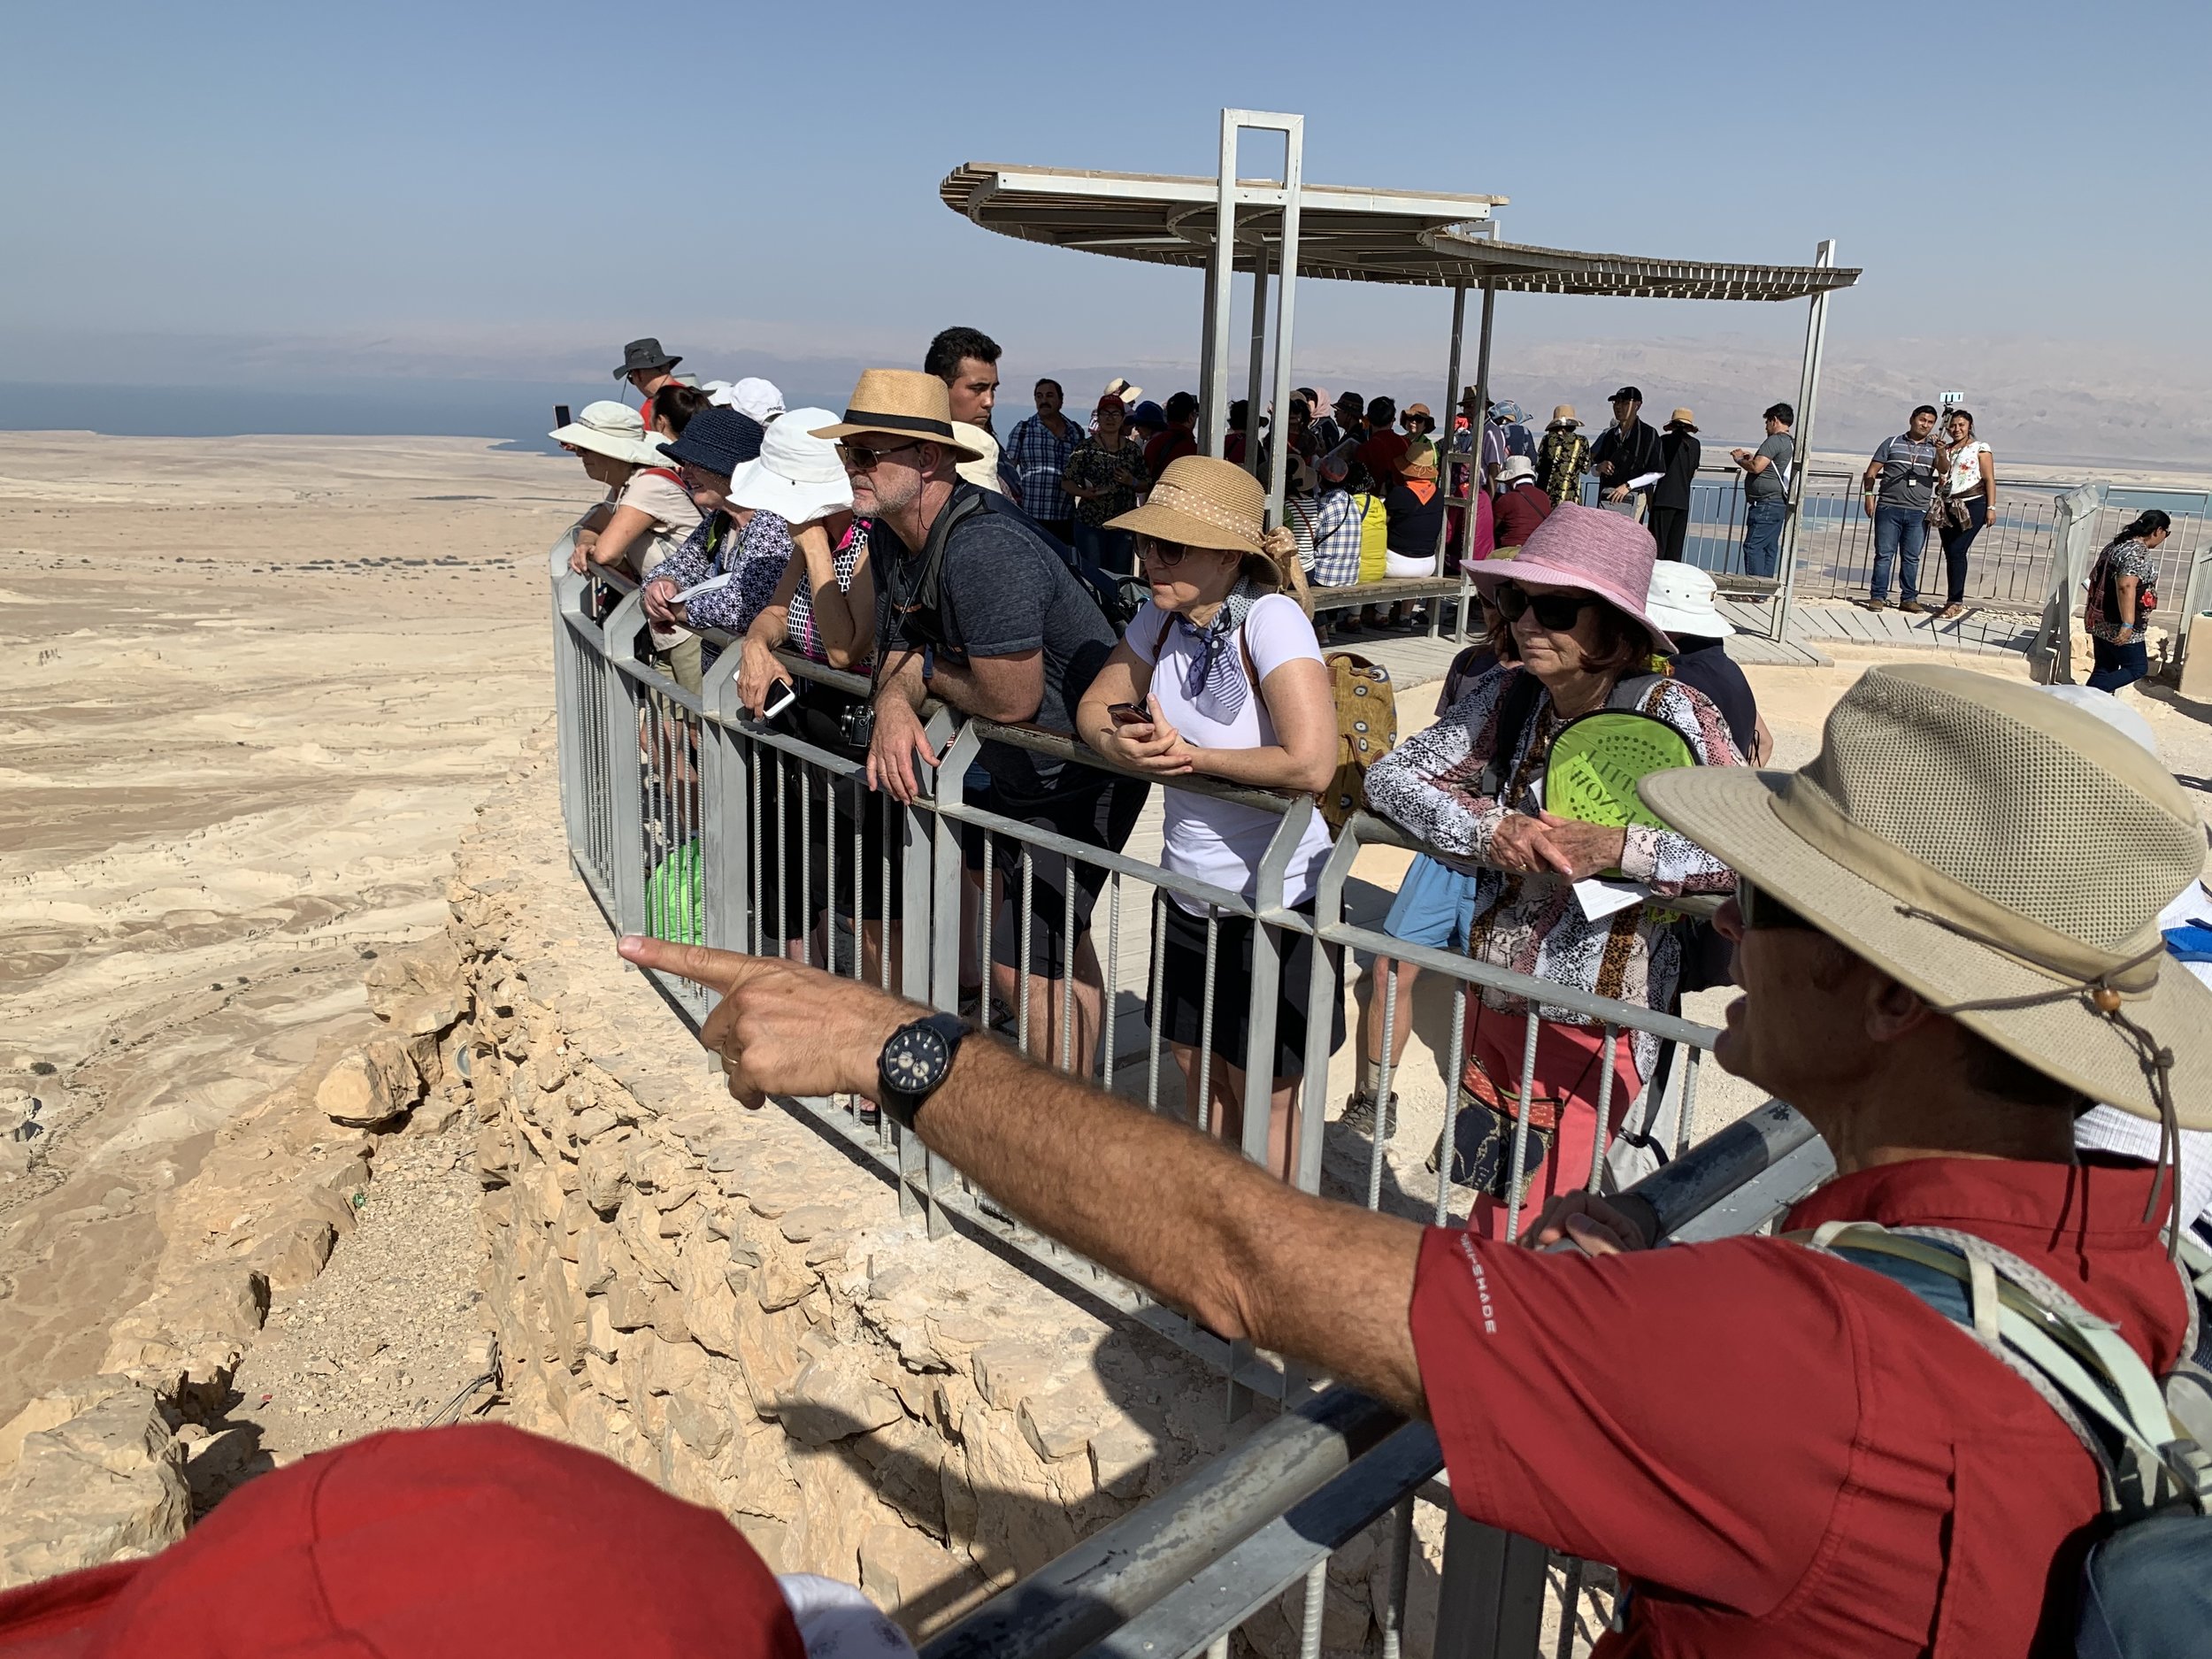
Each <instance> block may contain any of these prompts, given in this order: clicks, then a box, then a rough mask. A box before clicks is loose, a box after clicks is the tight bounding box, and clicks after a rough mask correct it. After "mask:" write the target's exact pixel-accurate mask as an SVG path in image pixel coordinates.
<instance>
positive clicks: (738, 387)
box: [707, 375, 783, 426]
mask: <svg viewBox="0 0 2212 1659" xmlns="http://www.w3.org/2000/svg"><path fill="white" fill-rule="evenodd" d="M707 385H708V388H709V389H708V395H707V401H708V402H709V403H715V404H718V405H719V406H720V407H722V408H724V409H734V410H735V411H737V412H738V413H739V414H741V415H743V416H744V417H745V418H746V419H749V420H757V421H758V422H759V423H760V424H761V425H762V426H767V425H768V424H769V422H771V421H772V420H774V419H776V417H777V416H779V415H780V414H782V413H783V393H782V392H781V391H780V390H779V389H778V388H777V386H776V383H775V382H774V381H773V380H762V379H761V378H760V377H759V376H758V375H748V376H746V378H745V379H743V380H737V381H733V382H732V383H730V384H727V385H725V384H723V383H721V382H719V381H714V380H710V381H709V382H708V383H707Z"/></svg>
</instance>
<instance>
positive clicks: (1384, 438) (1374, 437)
mask: <svg viewBox="0 0 2212 1659" xmlns="http://www.w3.org/2000/svg"><path fill="white" fill-rule="evenodd" d="M1397 422H1398V403H1397V400H1396V399H1395V398H1391V397H1374V398H1370V399H1369V400H1368V403H1367V436H1366V437H1365V438H1363V439H1362V440H1361V442H1360V446H1359V448H1358V449H1356V450H1354V451H1353V453H1354V454H1355V455H1356V456H1357V457H1359V464H1360V465H1362V466H1363V467H1365V468H1366V469H1367V475H1368V476H1369V477H1370V478H1371V479H1373V480H1375V488H1377V489H1378V490H1381V491H1387V490H1388V489H1389V488H1391V487H1392V486H1393V485H1394V484H1395V483H1396V482H1397V481H1398V464H1399V463H1400V462H1401V461H1402V460H1404V459H1405V457H1406V450H1407V449H1409V448H1410V447H1411V446H1410V445H1409V444H1408V443H1407V442H1406V441H1405V438H1404V437H1403V435H1402V434H1399V433H1396V432H1394V431H1392V430H1391V428H1392V427H1393V426H1396V425H1397Z"/></svg>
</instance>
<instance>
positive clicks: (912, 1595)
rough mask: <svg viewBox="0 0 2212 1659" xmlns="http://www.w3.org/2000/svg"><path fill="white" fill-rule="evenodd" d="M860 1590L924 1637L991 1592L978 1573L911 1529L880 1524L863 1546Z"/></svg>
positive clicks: (869, 1531)
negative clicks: (895, 1612)
mask: <svg viewBox="0 0 2212 1659" xmlns="http://www.w3.org/2000/svg"><path fill="white" fill-rule="evenodd" d="M860 1587H861V1589H862V1590H864V1592H866V1594H867V1596H868V1599H869V1600H870V1601H873V1602H874V1603H875V1604H876V1605H877V1606H878V1607H887V1608H895V1609H898V1617H899V1620H900V1622H901V1623H902V1624H904V1625H905V1626H906V1627H907V1629H908V1631H909V1632H910V1633H919V1632H922V1631H924V1630H935V1629H939V1628H941V1627H942V1626H943V1625H944V1624H948V1623H949V1622H950V1621H951V1620H952V1619H953V1618H954V1617H956V1616H957V1615H959V1614H961V1613H964V1612H966V1611H967V1610H968V1609H969V1608H970V1607H971V1606H972V1605H973V1604H974V1603H975V1602H976V1601H979V1599H981V1596H982V1594H983V1592H984V1591H985V1589H986V1588H987V1586H986V1585H985V1584H984V1582H983V1580H982V1578H980V1577H979V1575H978V1574H977V1572H976V1571H975V1569H974V1568H973V1567H972V1566H970V1565H969V1564H968V1563H966V1562H964V1561H963V1560H961V1559H960V1558H959V1557H958V1556H956V1555H953V1554H952V1552H951V1551H949V1550H947V1549H941V1548H939V1547H938V1546H936V1545H935V1544H933V1543H932V1542H930V1540H928V1539H926V1538H925V1537H924V1536H923V1535H922V1534H921V1533H919V1532H916V1531H914V1530H913V1529H912V1528H911V1527H906V1526H899V1525H895V1524H892V1523H888V1522H879V1523H878V1524H877V1525H873V1526H872V1527H870V1528H869V1529H868V1531H867V1532H865V1533H864V1535H863V1536H862V1538H861V1540H860Z"/></svg>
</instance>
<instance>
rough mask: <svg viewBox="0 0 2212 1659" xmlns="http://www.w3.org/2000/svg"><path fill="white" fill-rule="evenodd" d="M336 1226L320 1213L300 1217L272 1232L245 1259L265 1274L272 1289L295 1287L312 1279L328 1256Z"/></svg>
mask: <svg viewBox="0 0 2212 1659" xmlns="http://www.w3.org/2000/svg"><path fill="white" fill-rule="evenodd" d="M337 1241H338V1230H337V1228H335V1227H334V1226H332V1225H330V1223H329V1222H327V1221H325V1220H323V1219H322V1218H321V1217H301V1218H299V1219H298V1220H296V1221H293V1222H291V1223H289V1224H288V1225H285V1226H284V1227H282V1228H280V1230H278V1231H276V1232H274V1233H271V1234H270V1235H269V1236H268V1237H267V1238H265V1239H264V1240H262V1241H261V1242H260V1244H259V1245H257V1246H256V1247H255V1249H254V1252H253V1254H252V1255H251V1256H250V1257H248V1258H247V1259H248V1260H249V1261H250V1262H251V1263H252V1264H253V1265H254V1266H255V1267H256V1268H258V1269H259V1270H260V1271H262V1272H263V1273H265V1275H267V1277H268V1280H269V1286H270V1288H272V1289H273V1290H297V1289H298V1288H299V1287H300V1286H302V1285H307V1284H311V1283H313V1282H314V1279H315V1276H316V1275H317V1274H319V1273H320V1272H321V1271H323V1263H326V1262H327V1261H329V1260H330V1249H331V1246H332V1245H334V1244H335V1243H336V1242H337Z"/></svg>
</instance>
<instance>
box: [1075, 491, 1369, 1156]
mask: <svg viewBox="0 0 2212 1659" xmlns="http://www.w3.org/2000/svg"><path fill="white" fill-rule="evenodd" d="M1266 507H1267V493H1266V491H1265V489H1264V488H1263V487H1262V486H1261V484H1260V482H1259V480H1257V479H1256V478H1254V477H1253V476H1252V475H1251V474H1250V473H1249V472H1246V471H1245V470H1244V469H1243V468H1241V467H1240V466H1235V465H1232V464H1231V463H1229V462H1227V461H1215V460H1209V459H1207V458H1206V457H1203V456H1195V455H1193V456H1186V457H1183V458H1182V459H1181V460H1179V461H1171V462H1170V463H1169V464H1168V469H1167V471H1166V472H1164V473H1163V474H1162V475H1161V477H1160V481H1159V483H1158V484H1157V485H1156V486H1155V487H1154V488H1153V491H1152V499H1151V500H1150V501H1148V502H1147V503H1145V504H1144V505H1143V506H1141V507H1139V508H1137V509H1136V510H1135V511H1133V512H1126V513H1124V514H1123V515H1122V516H1121V517H1120V518H1117V519H1115V520H1114V521H1113V527H1115V528H1116V529H1120V530H1125V531H1128V532H1129V533H1131V534H1133V535H1134V536H1135V537H1136V541H1137V552H1138V557H1139V558H1140V559H1141V561H1142V567H1143V570H1144V573H1145V579H1146V580H1147V581H1148V582H1149V583H1150V584H1151V588H1152V596H1151V597H1150V598H1149V599H1148V600H1147V601H1146V602H1145V603H1144V605H1143V606H1142V607H1141V609H1140V610H1139V611H1138V612H1137V614H1136V615H1135V616H1134V617H1133V618H1131V620H1130V623H1129V630H1128V633H1127V634H1126V635H1125V637H1124V638H1123V640H1122V641H1121V643H1120V644H1119V645H1118V646H1116V647H1115V648H1114V653H1113V655H1112V656H1111V657H1108V658H1107V659H1106V665H1105V667H1103V668H1102V669H1101V670H1100V671H1099V673H1098V678H1097V679H1095V680H1093V681H1091V688H1090V689H1089V690H1088V691H1087V692H1085V693H1084V694H1083V702H1082V706H1081V707H1080V708H1079V709H1078V710H1076V717H1075V723H1076V732H1077V733H1078V735H1079V736H1080V737H1081V738H1082V739H1083V741H1085V742H1087V743H1088V744H1089V745H1090V746H1091V747H1092V748H1093V749H1096V750H1097V751H1098V752H1099V753H1100V754H1102V755H1103V756H1105V757H1107V759H1109V760H1111V761H1114V762H1116V763H1118V764H1121V765H1124V766H1127V767H1130V768H1132V769H1133V770H1134V771H1138V772H1148V773H1150V774H1152V775H1153V776H1156V777H1158V778H1161V779H1163V780H1164V779H1169V778H1177V777H1195V778H1217V779H1220V780H1222V781H1224V782H1225V783H1235V784H1242V785H1244V786H1246V787H1250V788H1255V789H1280V790H1285V791H1287V792H1290V793H1293V794H1298V795H1311V794H1313V793H1314V792H1315V791H1317V790H1319V789H1322V788H1325V787H1327V785H1328V782H1329V780H1330V779H1331V778H1332V777H1333V776H1334V775H1335V772H1336V750H1337V725H1336V703H1335V701H1334V699H1333V696H1332V695H1331V694H1330V690H1329V671H1328V670H1327V669H1326V668H1325V667H1324V666H1322V663H1321V647H1320V644H1319V642H1318V641H1317V640H1316V639H1315V638H1314V633H1313V624H1312V622H1311V621H1310V619H1309V618H1308V617H1307V615H1306V611H1305V606H1304V603H1303V591H1304V588H1305V583H1304V580H1302V576H1301V575H1300V572H1299V570H1298V561H1297V549H1296V543H1295V541H1294V539H1293V538H1292V536H1291V534H1290V532H1289V531H1287V530H1285V529H1281V528H1277V529H1274V530H1266V531H1263V530H1262V528H1261V527H1260V526H1261V516H1262V514H1263V512H1264V511H1266ZM1166 807H1167V826H1166V835H1165V845H1164V850H1163V852H1162V854H1161V864H1162V865H1163V867H1164V868H1165V869H1168V870H1171V871H1173V872H1175V873H1176V874H1178V875H1185V876H1193V877H1195V878H1197V879H1199V880H1202V881H1205V882H1209V883H1210V884H1212V885H1213V886H1215V887H1225V888H1227V889H1229V890H1230V891H1231V892H1233V893H1237V894H1240V895H1242V896H1243V898H1244V899H1245V900H1246V901H1247V902H1249V901H1250V900H1251V899H1252V897H1253V895H1255V893H1256V891H1257V888H1258V884H1259V864H1260V859H1261V857H1262V856H1263V854H1264V853H1265V852H1266V851H1267V847H1268V843H1269V842H1270V841H1272V840H1273V839H1274V835H1275V832H1276V830H1277V829H1278V828H1279V826H1280V825H1281V823H1282V819H1281V818H1280V816H1279V814H1277V813H1274V812H1270V811H1268V810H1265V809H1264V808H1262V807H1256V806H1242V805H1240V804H1238V803H1235V802H1232V801H1220V800H1216V799H1214V798H1213V797H1212V796H1210V795H1199V794H1196V793H1194V792H1192V791H1189V790H1181V789H1170V790H1168V791H1167V792H1166ZM1329 846H1330V841H1329V826H1328V825H1327V824H1326V823H1325V822H1324V821H1323V819H1322V818H1321V815H1320V814H1319V813H1318V812H1316V813H1314V814H1313V815H1312V816H1311V817H1310V818H1308V819H1307V821H1306V828H1305V833H1304V834H1303V835H1302V837H1301V838H1300V840H1299V842H1298V846H1297V849H1296V850H1295V851H1294V852H1293V853H1292V854H1291V857H1290V865H1289V868H1288V871H1287V872H1286V874H1285V876H1284V879H1283V896H1284V899H1285V902H1287V903H1289V904H1290V905H1292V906H1293V907H1294V908H1296V909H1299V910H1303V911H1305V912H1306V913H1307V914H1308V915H1310V914H1311V913H1312V910H1313V891H1314V887H1315V884H1316V883H1317V882H1318V881H1319V880H1320V879H1321V866H1322V864H1324V863H1325V862H1326V861H1327V859H1328V856H1329ZM1208 908H1209V907H1208V906H1206V905H1204V904H1202V903H1201V902H1199V901H1197V900H1194V899H1187V898H1185V897H1183V896H1182V895H1179V894H1170V895H1168V902H1167V903H1166V905H1165V906H1164V908H1163V910H1162V911H1161V922H1160V926H1162V927H1163V928H1164V929H1165V931H1166V938H1165V940H1164V941H1163V944H1162V947H1161V949H1162V962H1163V966H1162V969H1161V978H1160V999H1161V1000H1160V1005H1159V1006H1156V1007H1155V1008H1153V1009H1152V1010H1151V1024H1152V1026H1153V1029H1154V1030H1156V1031H1157V1032H1160V1033H1163V1034H1164V1036H1165V1037H1166V1040H1167V1041H1168V1042H1169V1043H1170V1044H1171V1046H1172V1047H1173V1048H1174V1051H1175V1063H1176V1064H1177V1065H1178V1066H1179V1067H1180V1068H1181V1070H1182V1073H1183V1086H1184V1099H1185V1101H1186V1102H1187V1103H1188V1106H1189V1110H1191V1112H1192V1114H1193V1116H1195V1115H1196V1107H1197V1102H1198V1071H1199V1056H1198V1046H1199V1044H1200V1042H1201V1041H1203V1040H1204V1038H1205V1035H1206V1025H1205V1017H1206V999H1207V995H1208V992H1209V990H1210V991H1211V994H1212V997H1213V1024H1212V1027H1211V1033H1210V1035H1211V1048H1212V1054H1213V1060H1212V1063H1211V1064H1210V1066H1208V1068H1207V1077H1208V1084H1209V1087H1208V1093H1209V1094H1210V1096H1211V1110H1210V1112H1209V1113H1208V1120H1209V1123H1210V1126H1211V1128H1212V1129H1213V1131H1214V1133H1217V1134H1219V1135H1225V1136H1226V1137H1227V1138H1228V1139H1229V1140H1231V1141H1240V1140H1241V1138H1242V1136H1243V1133H1244V1080H1245V1079H1244V1063H1245V1039H1246V1037H1247V1035H1248V1030H1249V1027H1250V1024H1251V1018H1252V995H1251V993H1252V985H1251V972H1252V935H1253V932H1254V928H1255V924H1254V923H1253V922H1252V921H1251V919H1250V918H1246V917H1241V916H1223V917H1221V918H1219V919H1218V921H1217V923H1216V924H1215V927H1216V938H1215V941H1214V943H1215V949H1214V950H1213V951H1212V952H1211V953H1209V952H1208V949H1207V940H1206V933H1207V928H1206V921H1205V914H1206V910H1208ZM1284 947H1285V949H1284V951H1283V957H1282V978H1281V982H1280V992H1279V1005H1278V1007H1277V1008H1276V1009H1275V1010H1274V1020H1275V1061H1274V1064H1275V1070H1274V1081H1273V1085H1272V1099H1271V1102H1270V1106H1269V1112H1270V1116H1269V1120H1268V1167H1269V1168H1270V1169H1271V1170H1273V1171H1275V1173H1276V1174H1278V1175H1280V1176H1282V1177H1283V1178H1284V1179H1289V1175H1290V1171H1291V1170H1292V1168H1293V1167H1294V1161H1295V1158H1296V1151H1295V1147H1294V1128H1295V1124H1296V1111H1297V1102H1298V1083H1299V1079H1300V1078H1301V1077H1302V1076H1303V1075H1304V1072H1305V1054H1306V1021H1307V1018H1308V1009H1307V1001H1308V998H1309V996H1310V992H1311V988H1312V960H1313V938H1312V935H1311V934H1308V933H1294V934H1286V935H1285V938H1284ZM1209 954H1211V956H1212V957H1213V961H1214V975H1213V981H1212V984H1211V986H1210V987H1209V985H1208V983H1207V979H1206V963H1207V959H1208V956H1209ZM1330 1006H1331V1015H1330V1018H1331V1024H1332V1027H1333V1034H1332V1038H1331V1041H1330V1049H1331V1052H1334V1050H1335V1049H1336V1048H1338V1047H1340V1045H1341V1044H1342V1043H1343V1041H1344V999H1343V997H1342V996H1341V995H1335V996H1332V997H1331V998H1330Z"/></svg>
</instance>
